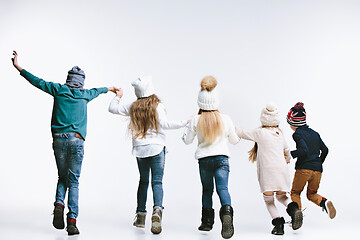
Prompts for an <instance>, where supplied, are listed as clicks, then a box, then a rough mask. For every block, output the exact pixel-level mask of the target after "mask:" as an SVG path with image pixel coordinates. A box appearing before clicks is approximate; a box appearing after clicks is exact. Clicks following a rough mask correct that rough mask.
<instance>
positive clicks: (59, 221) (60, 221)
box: [53, 209, 65, 229]
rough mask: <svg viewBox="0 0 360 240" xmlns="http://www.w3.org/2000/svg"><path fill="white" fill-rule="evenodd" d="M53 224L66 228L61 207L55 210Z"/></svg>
mask: <svg viewBox="0 0 360 240" xmlns="http://www.w3.org/2000/svg"><path fill="white" fill-rule="evenodd" d="M53 226H54V227H55V228H56V229H64V228H65V223H64V213H63V211H62V210H60V209H55V210H54V218H53Z"/></svg>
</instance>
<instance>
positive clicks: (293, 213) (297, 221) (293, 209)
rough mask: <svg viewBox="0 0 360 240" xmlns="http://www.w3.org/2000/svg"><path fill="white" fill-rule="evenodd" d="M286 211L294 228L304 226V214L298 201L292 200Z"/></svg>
mask: <svg viewBox="0 0 360 240" xmlns="http://www.w3.org/2000/svg"><path fill="white" fill-rule="evenodd" d="M286 212H287V213H288V214H289V216H290V217H291V225H292V229H293V230H297V229H299V228H300V227H301V226H302V223H303V214H302V211H301V210H300V209H299V205H298V204H297V203H296V202H291V203H289V205H288V206H287V209H286Z"/></svg>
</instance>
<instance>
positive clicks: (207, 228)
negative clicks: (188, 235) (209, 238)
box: [198, 227, 212, 232]
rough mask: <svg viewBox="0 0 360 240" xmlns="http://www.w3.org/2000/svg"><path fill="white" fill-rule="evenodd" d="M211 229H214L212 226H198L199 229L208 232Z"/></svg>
mask: <svg viewBox="0 0 360 240" xmlns="http://www.w3.org/2000/svg"><path fill="white" fill-rule="evenodd" d="M211 229H212V227H202V228H200V227H199V228H198V230H199V231H206V232H208V231H211Z"/></svg>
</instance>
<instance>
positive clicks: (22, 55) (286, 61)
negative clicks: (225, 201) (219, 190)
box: [0, 0, 360, 240]
mask: <svg viewBox="0 0 360 240" xmlns="http://www.w3.org/2000/svg"><path fill="white" fill-rule="evenodd" d="M359 13H360V3H359V2H358V1H355V0H354V1H350V0H341V1H340V0H339V1H328V0H327V1H310V0H309V1H280V0H277V1H275V0H274V1H273V0H254V1H244V0H242V1H115V0H114V1H109V0H107V1H105V0H103V1H67V0H66V1H38V0H33V1H17V0H12V1H1V3H0V56H1V58H0V69H1V86H2V94H1V95H0V104H1V117H0V121H1V125H0V126H1V138H2V141H1V152H0V153H1V158H0V164H1V167H0V191H1V195H0V239H1V240H5V239H6V240H8V239H11V240H12V239H16V240H17V239H38V240H40V239H55V240H63V239H67V238H68V237H67V235H66V232H65V231H58V230H55V229H54V228H53V227H52V225H51V221H52V215H51V213H52V210H53V201H54V195H55V187H56V182H57V172H56V166H55V161H54V157H53V153H52V148H51V143H52V138H51V132H50V118H51V109H52V97H51V96H50V95H47V94H46V93H43V92H41V91H40V90H38V89H36V88H34V87H32V86H31V85H30V84H29V83H27V82H26V80H25V79H23V78H22V77H21V76H20V75H19V74H18V72H17V71H16V70H15V69H14V68H13V67H12V65H11V61H10V58H11V54H12V50H17V51H18V53H19V63H20V65H21V66H22V67H24V68H25V69H27V70H28V71H30V72H31V73H33V74H34V75H36V76H39V77H42V78H44V79H45V80H47V81H53V82H60V83H64V82H65V79H66V75H67V71H68V70H69V69H71V67H72V66H74V65H78V66H80V67H81V68H82V69H84V71H85V73H86V82H85V84H86V85H85V86H86V87H87V88H92V87H103V86H113V85H115V86H119V87H122V88H123V89H124V93H125V94H124V97H123V100H124V102H131V101H133V100H135V96H134V93H133V89H132V87H131V85H130V82H131V81H132V80H134V79H136V78H137V77H138V76H139V75H143V74H151V75H152V76H153V79H154V83H155V87H156V91H157V94H158V96H159V97H160V98H161V100H162V101H163V102H164V104H165V106H166V107H167V111H168V116H169V118H170V119H174V120H175V119H189V118H190V117H191V116H192V115H193V114H195V113H196V112H197V110H198V108H197V104H196V99H197V93H198V91H199V83H200V80H201V79H202V78H203V77H204V76H206V75H213V76H215V77H216V78H217V79H218V82H219V85H218V92H219V95H220V99H221V106H220V111H221V112H223V113H226V114H229V115H230V116H231V117H232V119H233V121H234V123H235V125H237V126H242V127H243V128H245V129H252V128H255V127H257V126H259V124H260V122H259V115H260V111H261V108H262V107H264V106H265V105H266V103H268V102H275V103H276V104H277V105H278V106H279V108H280V110H281V114H282V115H283V118H282V120H283V121H282V123H281V128H282V129H283V131H284V133H285V135H286V139H287V142H288V144H289V146H290V147H291V149H294V147H295V144H294V142H293V140H292V138H291V134H292V131H291V130H290V128H289V126H288V125H287V123H286V122H285V117H286V114H287V111H288V110H289V109H290V108H291V107H292V106H293V105H294V104H295V103H296V102H297V101H302V102H304V104H305V108H306V110H307V118H308V120H307V121H308V124H309V125H310V127H312V128H314V129H315V130H316V131H318V132H319V133H320V134H321V136H322V138H323V140H324V142H325V143H326V144H327V146H328V147H329V150H330V152H329V155H328V157H327V159H326V162H325V164H324V173H323V178H322V182H321V185H320V189H319V193H320V194H323V195H324V196H326V197H327V198H329V199H331V200H332V201H333V202H334V204H335V207H336V208H337V210H338V215H337V217H336V218H335V219H334V220H330V219H328V217H327V215H326V214H324V213H322V212H321V210H320V208H319V207H317V206H315V205H314V204H312V203H310V202H309V201H308V200H307V199H306V197H305V194H304V195H303V206H304V207H306V208H307V209H306V210H305V212H304V213H305V218H304V225H303V227H302V228H301V229H300V230H298V231H296V232H294V231H292V230H291V228H289V227H286V229H285V231H286V234H285V235H284V236H283V237H275V236H272V235H271V234H270V231H271V229H272V226H271V223H270V222H271V219H270V216H269V214H268V212H267V210H266V208H265V205H264V202H263V199H262V195H261V194H260V192H259V187H258V182H257V178H256V166H255V165H254V164H251V163H249V162H248V160H247V156H248V155H247V151H248V150H249V149H250V148H251V147H252V145H253V143H251V142H247V141H245V140H242V141H241V142H240V143H239V144H238V145H236V146H230V150H231V153H232V158H231V160H230V161H231V162H230V164H231V173H230V182H229V190H230V194H231V197H232V203H233V207H234V211H235V215H234V217H235V218H234V224H235V235H234V237H233V238H234V239H325V238H327V239H339V238H340V237H343V236H349V237H352V239H354V237H355V236H358V234H359V233H360V231H359V230H357V229H355V227H356V228H358V227H359V223H360V221H359V217H358V216H359V214H360V210H359V208H358V201H359V197H360V196H359V192H358V186H359V182H360V177H359V174H358V172H359V167H360V163H359V160H360V154H359V151H358V144H359V140H358V136H359V128H358V125H359V119H360V114H359V101H358V100H359V95H358V94H359V93H358V91H359V83H358V81H359V64H360V57H359V56H360V46H359V43H360V14H359ZM112 98H113V94H112V93H108V94H106V95H101V96H99V97H98V98H97V99H95V100H94V101H92V102H91V103H89V105H88V135H87V139H86V142H85V144H86V147H85V158H84V161H83V168H82V175H81V178H80V215H79V218H78V226H79V229H80V231H81V234H80V235H79V236H76V237H72V238H75V239H86V240H90V239H139V240H140V239H184V238H186V239H189V240H190V239H200V240H202V239H220V238H221V237H220V221H219V218H218V215H216V222H215V226H214V230H213V231H211V232H210V233H201V232H198V231H197V227H198V225H199V223H200V212H201V184H200V178H199V174H198V165H197V162H196V161H195V160H194V151H195V149H196V143H194V144H192V145H191V146H185V145H184V144H183V143H182V141H181V136H182V132H183V130H176V131H169V132H168V149H169V154H168V155H167V156H166V168H165V176H164V192H165V196H164V206H165V210H164V218H163V233H162V234H161V235H159V236H155V235H152V234H151V232H150V231H149V226H150V218H148V219H147V226H146V228H145V230H140V229H136V228H133V227H132V220H133V217H134V212H135V208H136V190H137V184H138V177H139V176H138V170H137V165H136V161H135V158H134V157H133V156H132V155H131V139H130V138H129V137H128V136H127V133H126V127H127V120H126V119H122V118H121V117H119V116H115V115H112V114H110V113H109V112H108V111H107V108H108V104H109V102H110V100H111V99H112ZM289 171H290V173H291V176H293V173H294V161H292V163H291V164H290V165H289ZM147 206H148V210H149V211H151V207H152V195H151V190H149V195H148V205H147ZM278 206H279V209H280V212H281V213H282V214H283V215H284V216H285V217H286V219H287V220H289V217H288V216H287V215H286V213H285V210H284V208H283V207H282V206H280V205H278ZM219 207H220V204H219V200H218V197H217V195H216V193H215V194H214V208H215V209H216V213H218V209H219Z"/></svg>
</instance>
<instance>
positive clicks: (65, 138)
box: [53, 132, 84, 219]
mask: <svg viewBox="0 0 360 240" xmlns="http://www.w3.org/2000/svg"><path fill="white" fill-rule="evenodd" d="M53 149H54V155H55V159H56V166H57V169H58V177H59V179H58V183H57V189H56V200H55V203H54V204H57V203H60V204H62V205H63V206H65V204H64V199H65V195H66V190H67V189H68V190H69V195H68V208H69V212H68V214H67V217H68V218H74V219H76V218H77V216H78V213H79V207H78V199H79V177H80V172H81V165H82V161H83V157H84V140H83V139H80V138H77V137H75V133H72V132H71V133H54V134H53Z"/></svg>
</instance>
